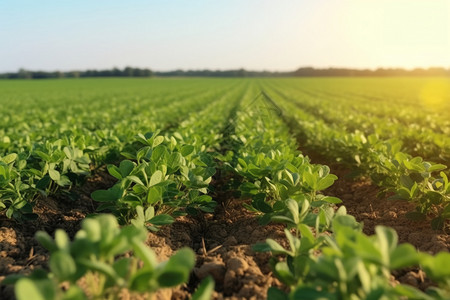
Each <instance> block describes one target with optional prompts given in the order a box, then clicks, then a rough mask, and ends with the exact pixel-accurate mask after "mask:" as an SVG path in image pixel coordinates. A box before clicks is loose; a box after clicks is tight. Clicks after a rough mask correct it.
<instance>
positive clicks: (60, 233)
mask: <svg viewBox="0 0 450 300" xmlns="http://www.w3.org/2000/svg"><path fill="white" fill-rule="evenodd" d="M55 244H56V247H58V249H59V250H64V251H66V252H69V251H70V240H69V236H68V235H67V233H66V232H65V231H64V230H62V229H56V231H55Z"/></svg>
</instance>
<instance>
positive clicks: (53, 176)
mask: <svg viewBox="0 0 450 300" xmlns="http://www.w3.org/2000/svg"><path fill="white" fill-rule="evenodd" d="M48 175H50V178H51V179H52V180H53V181H58V180H60V179H61V174H60V173H59V172H58V171H56V170H55V169H50V170H48Z"/></svg>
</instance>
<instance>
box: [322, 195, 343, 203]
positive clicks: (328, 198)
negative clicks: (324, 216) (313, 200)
mask: <svg viewBox="0 0 450 300" xmlns="http://www.w3.org/2000/svg"><path fill="white" fill-rule="evenodd" d="M320 200H322V201H325V202H328V203H332V204H339V203H342V200H341V199H339V198H337V197H331V196H325V197H323V198H322V199H320Z"/></svg>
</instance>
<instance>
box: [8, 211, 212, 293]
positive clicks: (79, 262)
mask: <svg viewBox="0 0 450 300" xmlns="http://www.w3.org/2000/svg"><path fill="white" fill-rule="evenodd" d="M146 238H147V231H146V230H145V228H144V227H143V226H135V225H131V226H127V227H123V228H120V227H119V225H118V223H117V221H116V219H115V218H114V217H113V216H112V215H98V216H96V217H95V218H89V219H86V220H84V221H83V223H82V226H81V230H80V231H78V232H77V234H76V235H75V238H74V240H73V241H70V240H69V237H68V236H67V234H66V232H64V231H63V230H61V229H57V230H56V231H55V238H54V239H53V238H51V237H50V236H49V235H48V234H47V233H45V232H42V231H40V232H38V233H37V234H36V239H37V240H38V241H39V242H40V243H41V244H42V245H43V246H44V247H45V248H46V249H47V250H49V252H50V260H49V267H50V272H49V273H47V272H45V271H42V270H36V271H35V272H33V273H32V274H31V275H30V276H28V277H22V276H19V277H17V276H15V277H10V278H7V279H6V282H9V283H15V291H16V297H17V299H19V300H22V299H46V300H49V299H87V298H88V296H87V295H90V297H93V298H95V299H106V298H108V299H117V297H118V292H119V291H120V289H122V288H126V289H128V290H130V291H135V292H140V293H143V292H147V293H154V292H156V291H158V290H159V289H161V288H166V287H173V286H176V285H179V284H182V283H184V282H186V281H187V280H188V278H189V274H190V272H191V270H192V268H193V267H194V264H195V255H194V253H193V251H192V250H190V249H188V248H183V249H181V250H179V251H178V252H177V253H176V254H174V255H173V256H172V257H170V259H169V260H168V261H166V262H163V263H158V262H157V261H156V255H155V253H154V252H153V250H151V249H150V248H148V247H147V246H146V245H145V244H144V242H145V240H146ZM129 251H132V253H133V255H131V256H128V257H126V256H124V254H126V253H127V252H129ZM82 277H84V278H85V280H86V281H87V282H88V288H87V289H88V290H84V289H82V288H80V287H79V286H77V281H78V280H79V279H80V278H82ZM94 278H95V280H94ZM61 282H68V283H69V289H68V290H62V289H61V287H60V286H59V283H61ZM210 293H211V283H210V282H207V283H205V284H203V285H202V286H201V289H200V291H199V297H201V296H200V295H203V297H207V295H209V294H210ZM205 295H206V296H205ZM199 299H202V298H199ZM203 299H204V298H203Z"/></svg>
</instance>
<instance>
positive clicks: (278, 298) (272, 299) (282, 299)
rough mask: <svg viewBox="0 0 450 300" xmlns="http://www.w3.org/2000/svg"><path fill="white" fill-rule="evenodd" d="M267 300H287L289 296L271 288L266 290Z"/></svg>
mask: <svg viewBox="0 0 450 300" xmlns="http://www.w3.org/2000/svg"><path fill="white" fill-rule="evenodd" d="M299 299H300V298H299ZM267 300H289V296H288V295H287V294H286V293H285V292H283V291H280V290H279V289H277V288H275V287H273V286H272V287H270V288H269V289H268V290H267Z"/></svg>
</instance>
